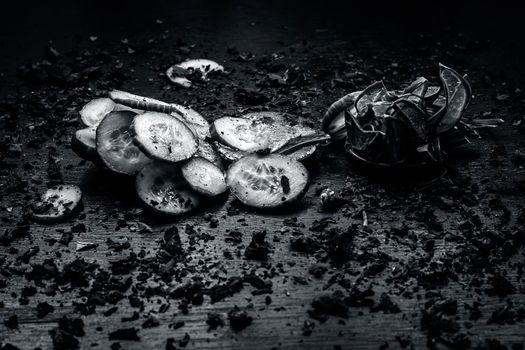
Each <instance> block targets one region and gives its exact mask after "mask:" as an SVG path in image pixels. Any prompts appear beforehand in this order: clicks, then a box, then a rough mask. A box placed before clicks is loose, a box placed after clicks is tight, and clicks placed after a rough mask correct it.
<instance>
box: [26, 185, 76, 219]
mask: <svg viewBox="0 0 525 350" xmlns="http://www.w3.org/2000/svg"><path fill="white" fill-rule="evenodd" d="M81 204H82V191H81V190H80V188H78V186H75V185H57V186H54V187H51V188H50V189H48V190H47V191H46V192H45V193H44V194H43V195H42V197H41V198H40V201H38V202H36V203H34V204H33V206H32V208H31V210H30V213H29V214H30V217H31V219H33V220H34V221H36V222H42V223H52V222H59V221H62V220H65V219H67V218H69V217H71V216H72V215H73V214H74V213H75V212H77V211H78V209H80V208H81Z"/></svg>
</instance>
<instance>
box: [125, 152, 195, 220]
mask: <svg viewBox="0 0 525 350" xmlns="http://www.w3.org/2000/svg"><path fill="white" fill-rule="evenodd" d="M135 188H136V190H137V194H138V196H139V198H140V199H141V200H142V201H143V202H144V204H146V205H147V206H148V207H149V208H151V209H152V210H153V211H156V212H159V213H162V214H168V215H180V214H184V213H187V212H190V211H192V210H193V209H195V208H196V207H197V206H198V205H199V202H200V196H199V195H198V194H197V193H196V192H195V191H193V190H192V189H191V188H190V187H189V186H188V184H187V183H186V181H184V178H183V177H182V174H181V171H180V168H179V166H177V165H175V164H168V163H161V162H152V163H150V164H148V165H147V166H145V167H144V168H143V169H142V170H141V171H140V172H139V173H138V174H137V178H136V179H135Z"/></svg>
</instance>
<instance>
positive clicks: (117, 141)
mask: <svg viewBox="0 0 525 350" xmlns="http://www.w3.org/2000/svg"><path fill="white" fill-rule="evenodd" d="M134 117H135V113H133V112H129V111H118V112H111V113H109V114H108V115H107V116H106V117H104V119H103V120H102V122H101V123H100V125H99V126H98V128H97V136H96V144H97V152H98V154H99V156H100V158H101V159H102V161H103V162H104V164H105V165H106V166H107V167H108V168H109V169H110V170H112V171H114V172H117V173H121V174H126V175H134V174H136V173H137V172H138V171H139V170H140V169H142V168H143V167H144V165H146V164H147V163H149V162H150V159H149V158H148V157H147V156H146V155H145V154H144V153H142V151H141V150H140V149H139V148H138V147H137V146H136V145H135V144H134V143H133V137H132V135H131V132H130V126H131V123H132V122H133V118H134Z"/></svg>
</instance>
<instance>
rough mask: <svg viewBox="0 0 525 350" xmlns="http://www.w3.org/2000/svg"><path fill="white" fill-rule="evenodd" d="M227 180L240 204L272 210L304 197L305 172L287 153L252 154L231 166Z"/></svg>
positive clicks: (306, 174) (306, 178)
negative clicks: (285, 154)
mask: <svg viewBox="0 0 525 350" xmlns="http://www.w3.org/2000/svg"><path fill="white" fill-rule="evenodd" d="M226 183H227V185H228V187H229V188H230V190H231V191H232V193H233V194H234V195H235V197H237V198H238V199H239V200H240V201H241V202H242V203H244V204H246V205H248V206H251V207H255V208H261V209H274V208H279V207H283V206H286V205H288V204H290V203H292V202H295V201H297V200H299V199H300V198H302V197H303V196H304V194H305V193H306V190H307V189H308V171H307V170H306V168H305V167H304V166H303V165H302V164H301V163H299V162H298V161H296V160H295V159H293V158H291V157H288V156H284V155H280V154H270V155H266V156H259V155H257V154H251V155H248V156H246V157H243V158H241V159H240V160H238V161H237V162H235V163H233V164H232V165H231V166H230V168H229V169H228V172H227V175H226Z"/></svg>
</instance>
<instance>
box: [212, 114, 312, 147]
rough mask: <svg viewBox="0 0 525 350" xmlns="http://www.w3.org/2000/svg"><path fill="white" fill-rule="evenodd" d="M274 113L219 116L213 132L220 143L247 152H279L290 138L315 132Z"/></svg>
mask: <svg viewBox="0 0 525 350" xmlns="http://www.w3.org/2000/svg"><path fill="white" fill-rule="evenodd" d="M270 115H271V114H269V113H268V112H266V113H251V114H249V115H248V117H247V118H246V117H241V118H235V117H223V118H219V119H217V120H215V121H214V122H213V124H212V127H211V130H210V131H211V134H212V137H214V138H215V139H216V140H217V141H219V142H220V143H222V144H224V145H226V146H229V147H232V148H235V149H237V150H240V151H244V152H257V151H262V150H266V149H270V151H275V150H277V149H279V148H280V147H282V146H283V145H284V144H286V143H287V142H288V141H289V140H290V139H293V138H296V137H299V136H307V135H311V134H314V133H315V130H313V129H311V128H308V127H305V126H301V125H291V124H289V123H288V122H287V121H286V120H284V118H283V117H281V118H279V117H270Z"/></svg>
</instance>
